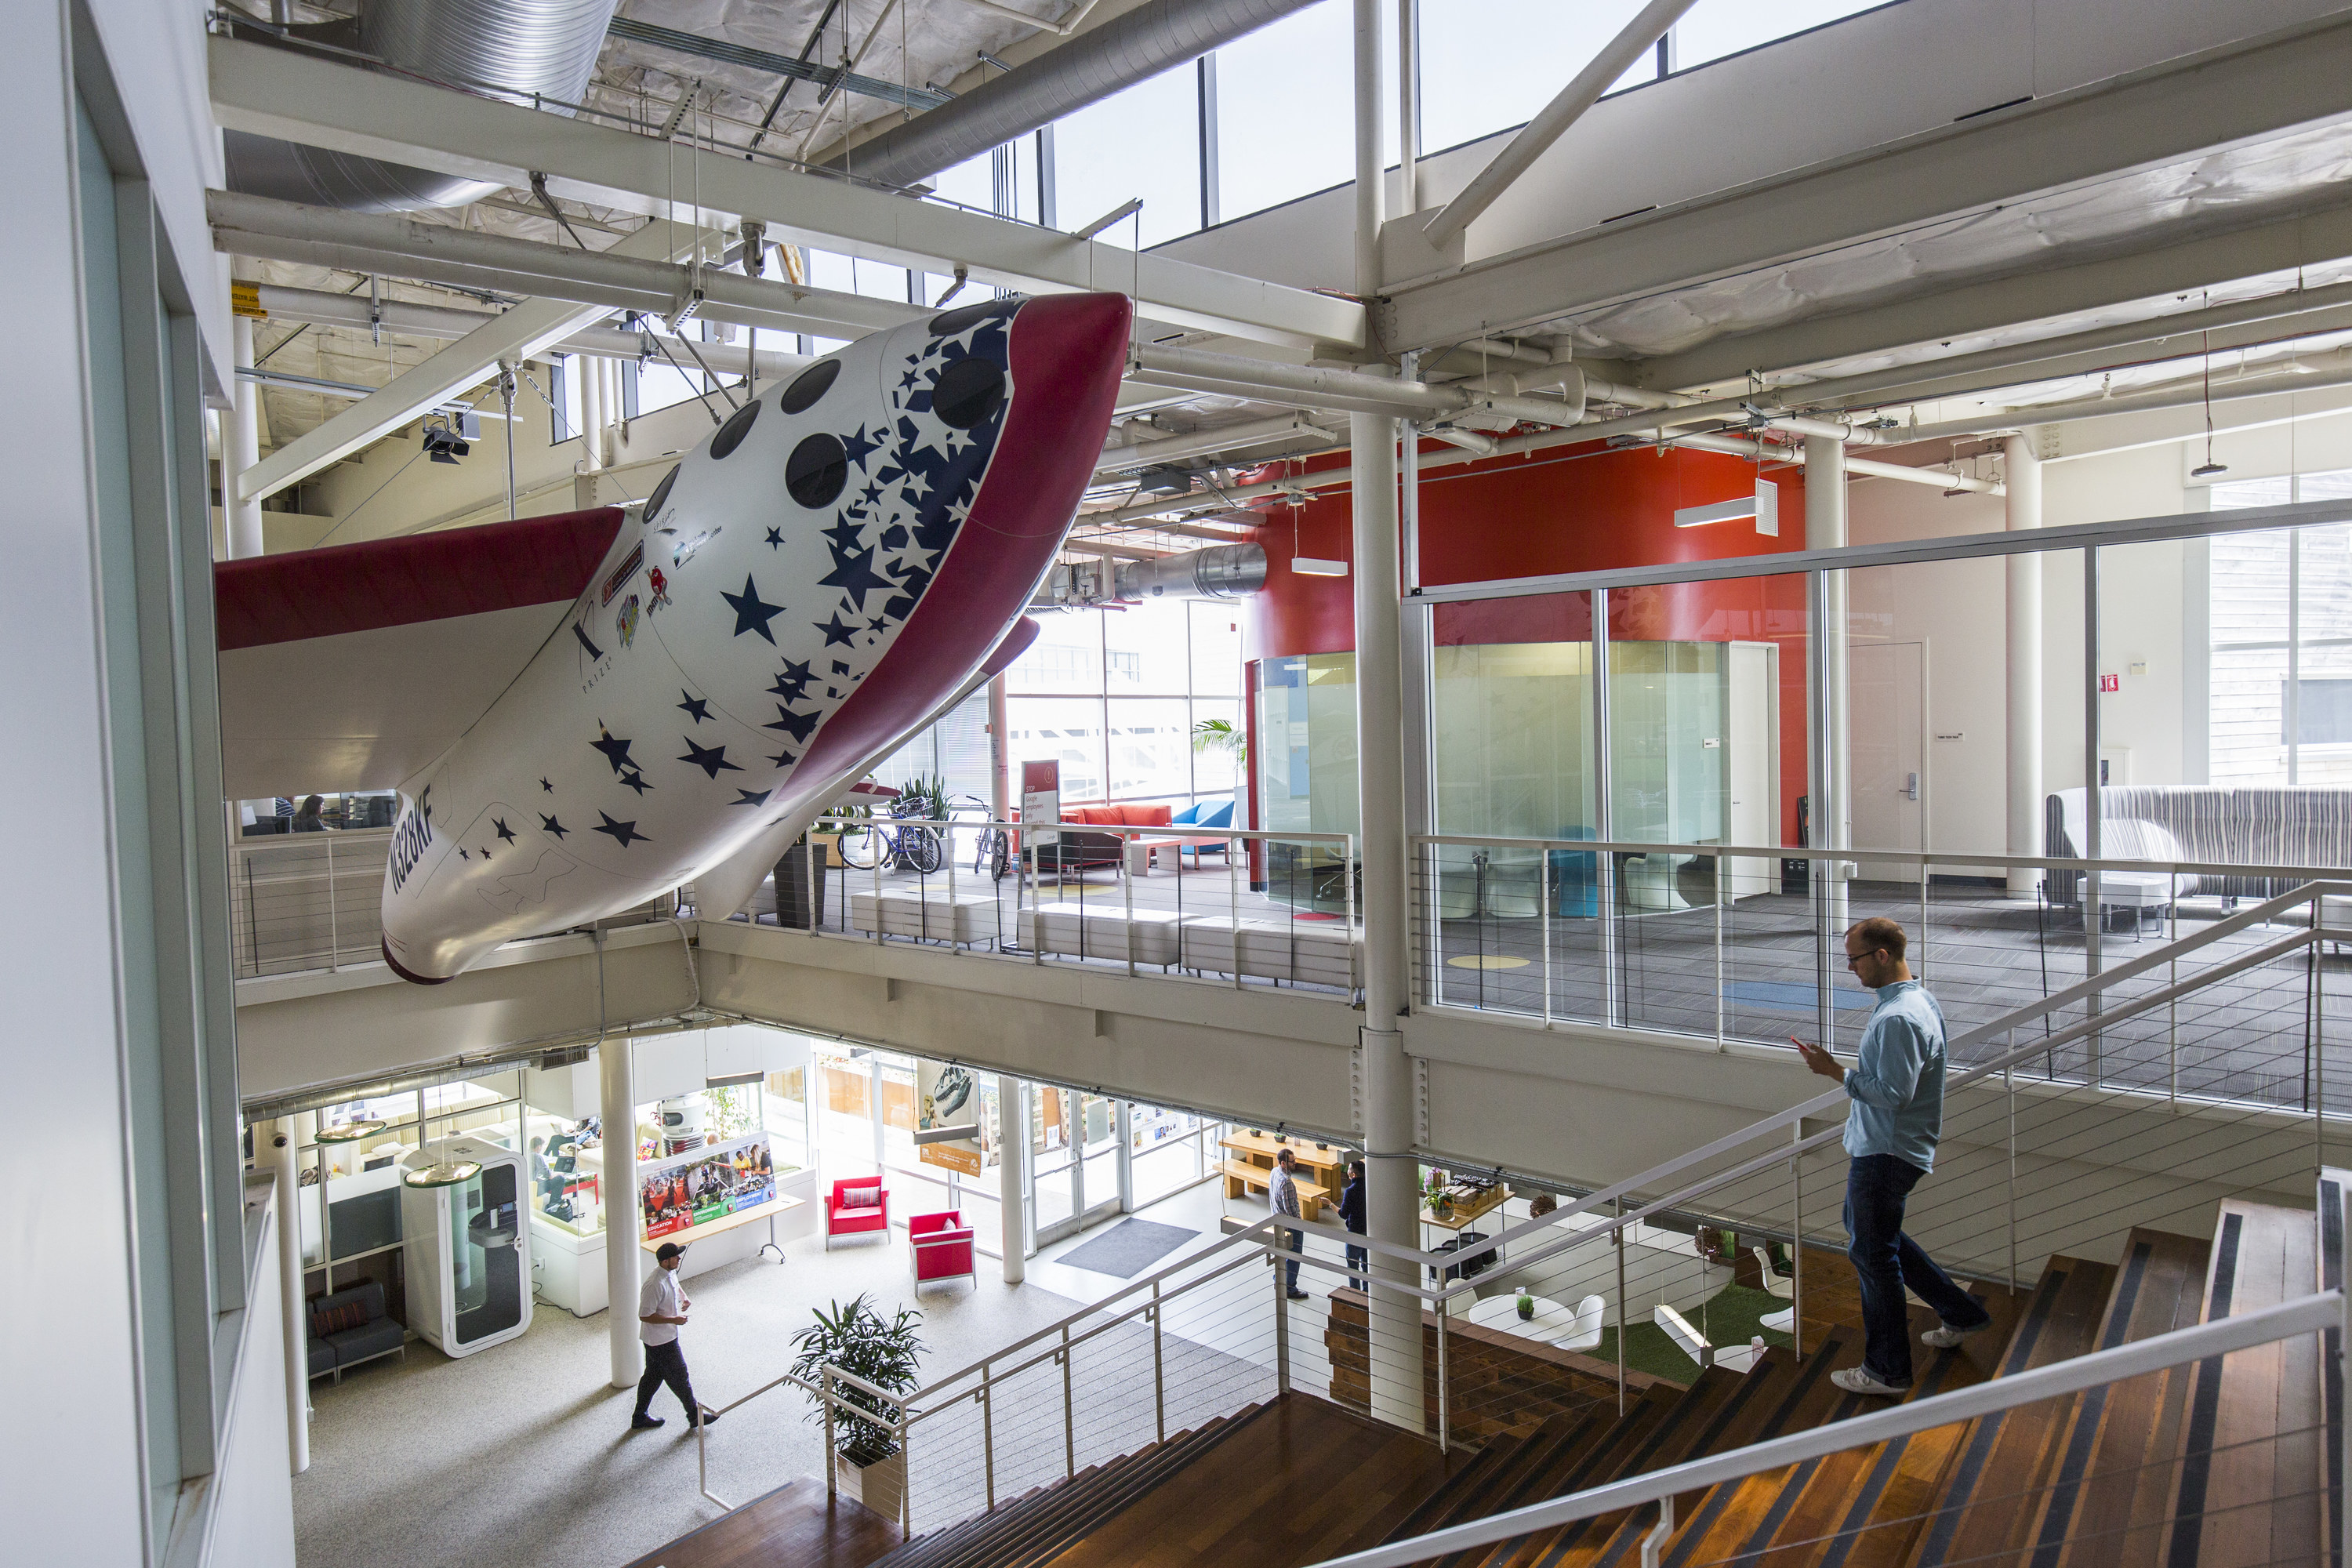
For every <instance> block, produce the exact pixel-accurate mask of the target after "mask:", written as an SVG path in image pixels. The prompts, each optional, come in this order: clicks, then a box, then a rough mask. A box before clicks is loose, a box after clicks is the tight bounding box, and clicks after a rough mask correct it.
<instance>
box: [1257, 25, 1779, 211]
mask: <svg viewBox="0 0 2352 1568" xmlns="http://www.w3.org/2000/svg"><path fill="white" fill-rule="evenodd" d="M1342 9H1343V10H1344V7H1342ZM1641 9H1642V5H1641V0H1585V3H1584V4H1582V5H1561V4H1559V0H1454V4H1452V5H1448V6H1446V7H1445V8H1444V12H1443V13H1442V14H1441V13H1439V12H1438V11H1436V10H1434V9H1433V8H1424V10H1423V13H1422V19H1421V91H1422V109H1421V140H1422V145H1423V147H1424V148H1426V149H1428V150H1430V151H1433V152H1436V151H1442V150H1443V149H1444V148H1447V147H1454V146H1459V145H1460V144H1461V143H1463V142H1474V141H1475V140H1477V139H1478V138H1479V137H1481V136H1490V135H1492V134H1494V133H1495V132H1497V131H1502V130H1505V129H1507V128H1508V127H1510V126H1514V125H1523V124H1525V123H1526V122H1527V121H1528V120H1530V119H1532V118H1533V117H1534V115H1535V112H1536V110H1539V109H1541V108H1542V107H1543V106H1544V105H1545V104H1547V103H1549V102H1550V101H1551V100H1552V98H1553V96H1554V95H1555V94H1557V93H1558V92H1559V89H1561V88H1563V87H1566V86H1567V85H1568V84H1569V82H1570V80H1571V79H1573V78H1574V77H1575V75H1576V73H1577V72H1578V71H1580V70H1582V69H1583V68H1584V67H1585V63H1586V62H1587V61H1589V60H1591V58H1592V57H1593V56H1595V55H1597V54H1599V53H1600V52H1601V49H1602V47H1605V46H1606V45H1607V44H1608V42H1609V41H1610V40H1611V39H1612V38H1613V37H1616V36H1617V35H1618V33H1619V32H1620V31H1622V29H1623V28H1624V26H1625V24H1626V23H1628V22H1630V21H1632V20H1633V17H1634V16H1636V15H1637V14H1638V13H1639V12H1640V11H1641ZM1772 14H1773V15H1774V16H1778V15H1779V13H1778V12H1777V11H1775V12H1773V13H1772ZM1783 30H1784V31H1785V30H1786V29H1783ZM1267 31H1268V32H1269V33H1271V32H1272V31H1273V29H1272V28H1268V29H1267ZM1505 40H1507V47H1497V45H1498V44H1500V43H1502V42H1503V41H1505ZM1343 44H1344V39H1343ZM1228 52H1230V51H1228ZM1347 60H1348V57H1347V53H1346V50H1345V48H1344V47H1342V49H1341V53H1340V66H1341V68H1342V71H1343V73H1344V71H1345V69H1346V68H1347ZM1218 68H1219V69H1220V70H1222V69H1223V56H1220V57H1219V65H1218ZM1657 74H1658V68H1657V61H1656V58H1655V55H1654V52H1653V54H1651V55H1648V56H1644V57H1643V58H1642V59H1641V60H1640V61H1639V62H1637V63H1636V64H1635V65H1634V66H1633V68H1632V69H1631V70H1628V71H1627V72H1626V73H1625V74H1624V76H1623V77H1622V78H1621V79H1619V80H1618V82H1617V84H1616V86H1615V87H1614V88H1612V91H1621V90H1622V89H1626V88H1629V87H1638V86H1640V85H1641V84H1642V83H1643V82H1645V81H1652V80H1654V79H1656V77H1657ZM1220 85H1221V86H1222V81H1221V83H1220ZM1347 92H1348V89H1347V88H1346V86H1345V85H1344V82H1343V85H1342V88H1341V95H1342V96H1341V101H1343V102H1344V101H1346V99H1347ZM1339 129H1340V131H1341V132H1342V133H1343V134H1344V133H1345V132H1346V131H1347V124H1346V122H1345V121H1344V120H1342V121H1341V122H1340V125H1339ZM1348 177H1349V176H1348V174H1347V173H1346V172H1344V171H1343V172H1342V173H1341V174H1340V175H1339V178H1341V179H1346V178H1348ZM1327 183H1328V182H1327Z"/></svg>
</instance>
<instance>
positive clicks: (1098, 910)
mask: <svg viewBox="0 0 2352 1568" xmlns="http://www.w3.org/2000/svg"><path fill="white" fill-rule="evenodd" d="M1180 920H1181V917H1179V916H1178V915H1177V914H1176V912H1175V911H1174V910H1134V911H1133V912H1132V913H1131V914H1130V913H1129V911H1128V910H1126V909H1125V908H1124V907H1123V906H1121V905H1118V904H1115V903H1112V904H1104V903H1085V904H1081V903H1079V902H1078V901H1076V900H1069V901H1067V902H1063V903H1051V904H1037V905H1034V906H1033V907H1031V908H1028V909H1024V910H1022V911H1021V945H1022V946H1023V947H1024V948H1027V949H1029V950H1030V951H1032V952H1055V953H1065V954H1067V955H1069V956H1070V957H1073V958H1108V959H1111V960H1114V961H1116V962H1118V963H1125V962H1127V961H1128V960H1129V958H1132V959H1133V960H1134V961H1135V962H1136V963H1152V964H1159V965H1161V966H1163V967H1164V966H1166V965H1168V964H1171V963H1175V962H1176V955H1177V940H1176V928H1177V926H1178V924H1179V923H1180ZM1130 945H1131V946H1132V952H1130V951H1129V949H1130Z"/></svg>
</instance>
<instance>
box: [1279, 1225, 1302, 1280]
mask: <svg viewBox="0 0 2352 1568" xmlns="http://www.w3.org/2000/svg"><path fill="white" fill-rule="evenodd" d="M1282 1237H1283V1240H1282V1245H1283V1246H1285V1247H1288V1248H1290V1250H1291V1251H1292V1252H1294V1253H1304V1252H1305V1251H1306V1250H1307V1233H1306V1232H1305V1231H1300V1230H1292V1229H1289V1228H1288V1227H1287V1226H1286V1227H1285V1228H1284V1230H1283V1233H1282ZM1282 1267H1283V1268H1285V1269H1286V1270H1287V1272H1288V1278H1286V1279H1285V1280H1284V1281H1283V1285H1282V1288H1283V1289H1286V1290H1296V1289H1298V1259H1297V1258H1290V1259H1289V1260H1288V1261H1286V1262H1285V1263H1284V1264H1283V1266H1282Z"/></svg>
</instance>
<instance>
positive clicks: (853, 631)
mask: <svg viewBox="0 0 2352 1568" xmlns="http://www.w3.org/2000/svg"><path fill="white" fill-rule="evenodd" d="M814 625H815V626H816V629H817V630H819V631H821V632H823V633H824V646H825V647H833V646H834V645H835V644H836V643H838V644H841V645H843V646H845V647H856V644H855V643H853V642H852V641H851V640H850V639H851V638H853V637H856V635H857V628H856V626H843V625H842V624H841V612H840V611H838V610H835V612H834V613H833V619H831V620H830V621H818V622H816V623H814Z"/></svg>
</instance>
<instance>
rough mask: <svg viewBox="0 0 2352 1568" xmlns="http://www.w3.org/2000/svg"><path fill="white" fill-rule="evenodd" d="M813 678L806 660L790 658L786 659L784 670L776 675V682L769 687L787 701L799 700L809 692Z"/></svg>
mask: <svg viewBox="0 0 2352 1568" xmlns="http://www.w3.org/2000/svg"><path fill="white" fill-rule="evenodd" d="M811 679H814V677H812V676H811V675H810V674H809V667H808V665H807V664H806V663H805V662H804V661H803V660H800V659H791V658H788V659H786V660H784V668H783V672H782V674H780V675H778V676H777V677H776V683H775V684H774V685H773V686H771V687H769V688H768V689H769V690H771V691H772V692H774V693H775V694H776V695H777V696H779V697H781V698H782V699H783V700H785V701H787V702H798V701H799V700H801V699H802V697H803V696H804V695H806V694H807V691H808V686H809V681H810V680H811Z"/></svg>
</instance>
